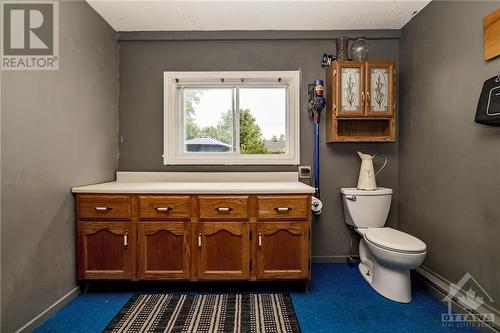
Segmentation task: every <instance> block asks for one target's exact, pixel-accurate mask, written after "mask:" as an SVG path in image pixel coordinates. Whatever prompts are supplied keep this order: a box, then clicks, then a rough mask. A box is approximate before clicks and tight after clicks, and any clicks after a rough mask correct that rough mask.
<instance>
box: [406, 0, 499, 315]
mask: <svg viewBox="0 0 500 333" xmlns="http://www.w3.org/2000/svg"><path fill="white" fill-rule="evenodd" d="M499 7H500V5H499V3H498V2H496V3H495V2H482V1H476V2H474V3H472V2H460V1H458V2H441V1H439V2H435V1H433V2H432V3H431V4H430V5H428V6H427V7H426V8H425V9H424V10H423V11H421V12H420V13H419V14H418V15H417V16H416V17H415V18H414V19H413V20H412V21H411V22H410V23H409V24H407V25H406V26H405V27H404V29H403V33H402V40H401V78H400V79H401V80H400V82H401V83H400V87H401V94H400V97H401V112H400V126H401V127H400V172H399V174H400V177H399V189H400V198H399V225H400V227H401V228H402V229H403V230H404V231H407V232H409V233H411V234H413V235H415V236H417V237H419V238H421V239H422V240H423V241H425V242H426V243H427V246H428V254H427V258H426V260H425V262H424V265H425V266H427V267H428V268H430V269H431V270H432V271H434V272H435V273H438V274H440V275H441V276H443V277H445V278H446V279H448V280H450V281H452V282H457V281H458V280H459V279H460V278H461V277H462V276H463V275H464V274H465V273H466V272H467V271H468V272H470V273H471V274H472V275H473V276H475V277H476V279H477V280H478V282H479V283H480V284H481V285H482V286H483V287H484V289H486V291H487V292H489V293H490V295H491V296H492V297H493V298H494V299H495V301H496V302H497V303H498V302H499V301H500V284H499V283H498V282H499V281H500V256H499V253H500V242H499V241H498V236H499V235H500V202H499V198H500V127H496V128H495V127H487V126H482V125H479V124H476V123H474V115H475V111H476V106H477V101H478V98H479V94H480V92H481V87H482V84H483V82H484V81H485V80H486V79H488V78H490V77H492V76H494V75H496V74H497V73H498V71H499V70H500V58H497V59H495V60H491V61H488V62H486V61H483V59H482V55H483V54H482V48H483V39H482V24H483V21H482V20H483V16H485V15H487V14H489V13H490V12H492V11H493V10H495V9H496V8H499ZM496 307H497V308H498V304H497V305H496Z"/></svg>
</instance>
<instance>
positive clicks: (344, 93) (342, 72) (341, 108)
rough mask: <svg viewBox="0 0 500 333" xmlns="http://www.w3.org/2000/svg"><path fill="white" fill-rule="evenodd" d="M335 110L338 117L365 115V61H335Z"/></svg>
mask: <svg viewBox="0 0 500 333" xmlns="http://www.w3.org/2000/svg"><path fill="white" fill-rule="evenodd" d="M335 66H336V67H335V71H334V73H335V76H336V79H335V91H334V94H335V98H334V101H335V102H334V103H335V105H334V110H335V112H336V115H337V117H363V116H364V104H365V92H364V77H365V71H364V68H365V67H364V63H363V62H356V61H338V62H335Z"/></svg>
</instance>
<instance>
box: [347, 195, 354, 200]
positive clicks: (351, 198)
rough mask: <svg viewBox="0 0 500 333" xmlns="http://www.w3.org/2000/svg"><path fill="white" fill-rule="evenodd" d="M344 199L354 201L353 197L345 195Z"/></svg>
mask: <svg viewBox="0 0 500 333" xmlns="http://www.w3.org/2000/svg"><path fill="white" fill-rule="evenodd" d="M345 198H346V199H347V200H351V201H356V196H355V195H346V196H345Z"/></svg>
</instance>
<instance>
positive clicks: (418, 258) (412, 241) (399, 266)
mask: <svg viewBox="0 0 500 333" xmlns="http://www.w3.org/2000/svg"><path fill="white" fill-rule="evenodd" d="M340 193H341V194H342V201H343V203H344V216H345V222H346V223H347V224H349V225H351V226H353V227H354V229H355V230H356V231H357V232H358V233H359V234H360V235H361V236H362V237H363V239H362V240H361V241H360V243H359V256H360V260H361V263H360V264H359V271H360V273H361V275H362V276H363V277H364V278H365V280H366V281H367V282H368V283H369V284H370V285H371V286H372V287H373V289H375V290H376V291H377V292H378V293H379V294H381V295H382V296H384V297H386V298H388V299H391V300H393V301H396V302H401V303H409V302H411V299H412V297H411V282H410V270H411V269H414V268H417V267H418V266H420V264H421V263H422V262H423V261H424V258H425V255H426V253H427V252H426V250H427V247H426V245H425V243H424V242H422V241H421V240H420V239H418V238H416V237H413V236H411V235H408V234H406V233H404V232H401V231H398V230H395V229H392V228H387V227H384V225H385V221H386V220H387V216H388V215H389V209H390V207H391V198H392V190H391V189H389V188H378V189H376V190H373V191H367V190H358V189H356V188H342V189H341V190H340Z"/></svg>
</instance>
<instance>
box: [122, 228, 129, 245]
mask: <svg viewBox="0 0 500 333" xmlns="http://www.w3.org/2000/svg"><path fill="white" fill-rule="evenodd" d="M123 247H128V231H125V233H124V234H123Z"/></svg>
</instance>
